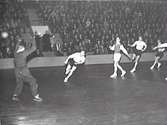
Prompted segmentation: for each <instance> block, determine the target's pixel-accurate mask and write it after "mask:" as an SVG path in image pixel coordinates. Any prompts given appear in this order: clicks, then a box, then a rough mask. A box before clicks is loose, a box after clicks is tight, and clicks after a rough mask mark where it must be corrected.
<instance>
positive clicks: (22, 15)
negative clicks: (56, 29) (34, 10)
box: [0, 0, 30, 58]
mask: <svg viewBox="0 0 167 125" xmlns="http://www.w3.org/2000/svg"><path fill="white" fill-rule="evenodd" d="M29 27H30V26H29V21H28V15H27V13H26V9H25V8H24V6H22V4H21V3H20V2H17V1H16V0H11V1H9V0H3V1H1V2H0V58H10V57H13V56H14V49H15V45H16V43H17V41H18V38H19V37H20V36H21V34H22V33H24V32H25V30H28V29H29ZM3 32H5V33H7V34H8V37H7V38H5V37H3V36H2V33H3Z"/></svg>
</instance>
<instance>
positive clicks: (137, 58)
mask: <svg viewBox="0 0 167 125" xmlns="http://www.w3.org/2000/svg"><path fill="white" fill-rule="evenodd" d="M140 57H141V55H137V56H136V59H135V64H134V66H133V68H132V70H131V71H130V72H135V71H136V68H137V66H138V63H139V60H140Z"/></svg>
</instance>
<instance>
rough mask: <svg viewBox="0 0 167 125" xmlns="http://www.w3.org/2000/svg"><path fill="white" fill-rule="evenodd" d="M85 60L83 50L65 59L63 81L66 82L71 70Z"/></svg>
mask: <svg viewBox="0 0 167 125" xmlns="http://www.w3.org/2000/svg"><path fill="white" fill-rule="evenodd" d="M85 60H86V56H85V51H81V52H76V53H74V54H72V55H70V56H68V58H67V59H66V60H65V62H64V63H65V64H66V65H67V67H66V69H65V75H66V77H65V78H64V82H68V79H69V78H70V77H71V76H72V74H73V72H74V71H75V70H76V69H77V66H78V65H80V64H84V63H85Z"/></svg>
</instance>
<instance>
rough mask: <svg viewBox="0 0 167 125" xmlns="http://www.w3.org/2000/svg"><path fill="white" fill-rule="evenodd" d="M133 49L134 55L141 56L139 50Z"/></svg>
mask: <svg viewBox="0 0 167 125" xmlns="http://www.w3.org/2000/svg"><path fill="white" fill-rule="evenodd" d="M133 51H134V53H135V54H136V56H141V55H142V53H143V52H142V51H141V50H137V49H134V50H133Z"/></svg>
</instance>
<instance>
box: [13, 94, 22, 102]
mask: <svg viewBox="0 0 167 125" xmlns="http://www.w3.org/2000/svg"><path fill="white" fill-rule="evenodd" d="M12 100H13V101H20V99H19V98H18V96H15V95H13V97H12Z"/></svg>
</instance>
